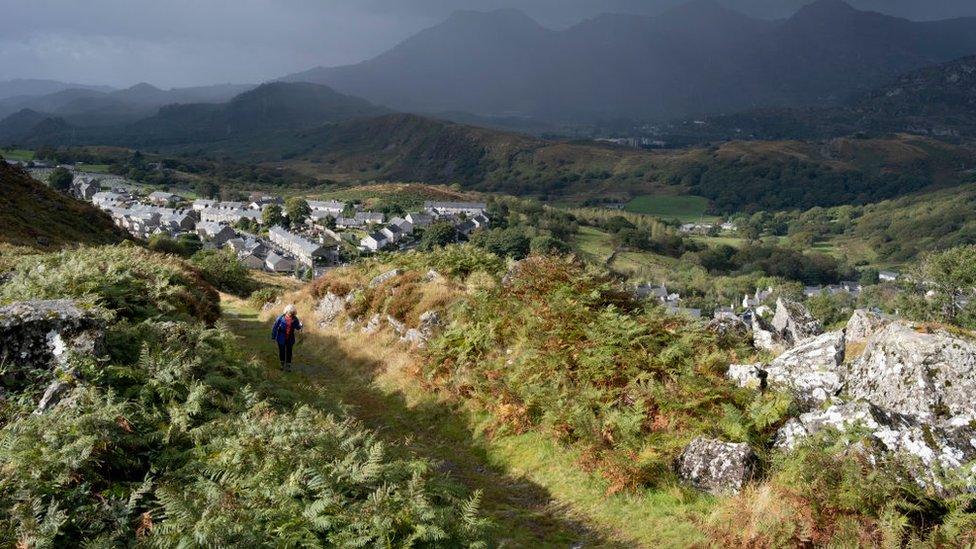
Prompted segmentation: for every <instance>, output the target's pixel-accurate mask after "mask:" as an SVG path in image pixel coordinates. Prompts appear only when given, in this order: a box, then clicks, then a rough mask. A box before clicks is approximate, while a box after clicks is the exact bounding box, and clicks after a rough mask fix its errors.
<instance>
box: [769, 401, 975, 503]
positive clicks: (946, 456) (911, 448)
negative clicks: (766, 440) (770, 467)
mask: <svg viewBox="0 0 976 549" xmlns="http://www.w3.org/2000/svg"><path fill="white" fill-rule="evenodd" d="M825 429H834V430H837V431H839V432H841V433H848V432H852V431H853V432H854V433H856V434H857V436H860V435H861V434H866V435H867V436H869V437H870V438H871V439H872V440H873V441H874V442H875V443H876V444H875V445H873V446H874V447H875V448H876V449H877V450H878V451H880V453H881V454H898V455H901V456H908V457H909V458H911V459H912V461H914V462H915V464H916V467H913V468H912V469H913V474H914V475H915V476H916V479H915V480H916V481H917V482H918V483H919V484H920V485H922V486H925V485H930V484H932V483H933V482H935V483H936V484H937V483H938V481H937V480H935V479H933V476H932V474H933V469H934V468H942V469H943V470H949V471H951V470H955V469H958V468H960V467H962V466H963V465H965V464H966V463H968V462H969V461H971V460H973V459H976V430H974V429H973V428H971V427H970V426H969V425H968V424H964V425H942V426H934V425H930V424H925V423H923V422H919V421H918V420H917V419H916V418H913V417H911V416H906V415H903V414H898V413H893V412H888V411H885V410H882V409H881V408H880V407H878V406H875V405H873V404H870V403H868V402H864V401H857V402H848V403H837V404H833V405H831V406H829V407H828V408H827V409H825V410H816V411H812V412H807V413H805V414H801V415H800V416H799V417H798V418H794V419H791V420H789V421H788V422H787V423H786V424H785V425H784V426H783V427H782V428H780V430H779V431H778V433H777V435H776V441H775V446H776V447H777V448H780V449H791V448H793V447H794V446H796V444H798V443H799V442H800V441H801V440H803V438H804V437H807V436H810V435H813V434H816V433H819V432H821V431H823V430H825ZM852 442H853V441H852Z"/></svg>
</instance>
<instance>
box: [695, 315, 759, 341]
mask: <svg viewBox="0 0 976 549" xmlns="http://www.w3.org/2000/svg"><path fill="white" fill-rule="evenodd" d="M705 329H706V330H708V331H709V332H712V333H713V334H715V335H717V336H718V337H719V338H720V339H724V340H729V339H739V340H742V339H745V338H746V336H748V335H749V326H747V325H746V323H745V322H743V320H742V319H741V318H739V317H737V316H723V317H721V318H716V319H713V320H710V321H709V322H708V324H705Z"/></svg>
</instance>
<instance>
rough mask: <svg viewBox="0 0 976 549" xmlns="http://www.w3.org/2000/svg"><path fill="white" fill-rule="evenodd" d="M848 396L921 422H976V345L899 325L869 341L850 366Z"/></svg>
mask: <svg viewBox="0 0 976 549" xmlns="http://www.w3.org/2000/svg"><path fill="white" fill-rule="evenodd" d="M849 370H850V374H849V376H848V379H847V393H848V394H849V395H850V396H851V397H852V398H854V399H863V400H866V401H869V402H871V403H873V404H876V405H878V406H880V407H881V408H883V409H885V410H888V411H892V412H897V413H900V414H905V415H908V416H914V417H916V418H918V419H919V420H922V421H928V422H932V421H946V420H950V419H953V418H956V419H955V421H956V422H968V421H969V420H971V419H974V418H976V399H974V398H973V395H974V394H976V344H974V342H973V341H971V340H968V339H963V338H961V337H958V336H955V335H953V334H951V333H949V332H947V331H945V330H942V329H937V330H934V331H931V332H922V331H919V330H918V329H916V328H915V326H914V325H913V324H911V323H909V322H904V321H896V322H892V323H891V324H889V325H888V326H887V327H885V328H884V329H882V330H881V331H880V332H878V333H876V334H874V336H872V337H871V338H870V340H869V341H868V345H867V347H866V348H865V350H864V353H863V354H862V355H861V356H860V357H859V358H857V360H855V361H854V362H853V363H852V364H851V365H850V366H849Z"/></svg>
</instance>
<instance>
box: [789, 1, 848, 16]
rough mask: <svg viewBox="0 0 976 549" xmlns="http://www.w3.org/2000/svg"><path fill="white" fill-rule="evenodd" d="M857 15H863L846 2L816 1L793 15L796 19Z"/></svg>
mask: <svg viewBox="0 0 976 549" xmlns="http://www.w3.org/2000/svg"><path fill="white" fill-rule="evenodd" d="M856 13H862V12H861V11H860V10H858V9H857V8H855V7H854V6H852V5H850V4H848V3H847V2H845V1H844V0H815V1H814V2H811V3H809V4H807V5H805V6H803V7H802V8H800V9H799V10H798V11H797V12H796V14H794V15H793V18H794V19H802V18H808V17H817V18H823V17H843V16H849V15H852V14H856Z"/></svg>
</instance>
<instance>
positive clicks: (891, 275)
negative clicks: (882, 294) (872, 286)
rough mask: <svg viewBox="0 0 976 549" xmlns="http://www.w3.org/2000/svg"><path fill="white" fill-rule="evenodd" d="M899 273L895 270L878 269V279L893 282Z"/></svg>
mask: <svg viewBox="0 0 976 549" xmlns="http://www.w3.org/2000/svg"><path fill="white" fill-rule="evenodd" d="M900 276H901V275H900V274H899V273H896V272H895V271H880V272H879V273H878V280H880V281H881V282H895V281H896V280H898V278H899V277H900Z"/></svg>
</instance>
